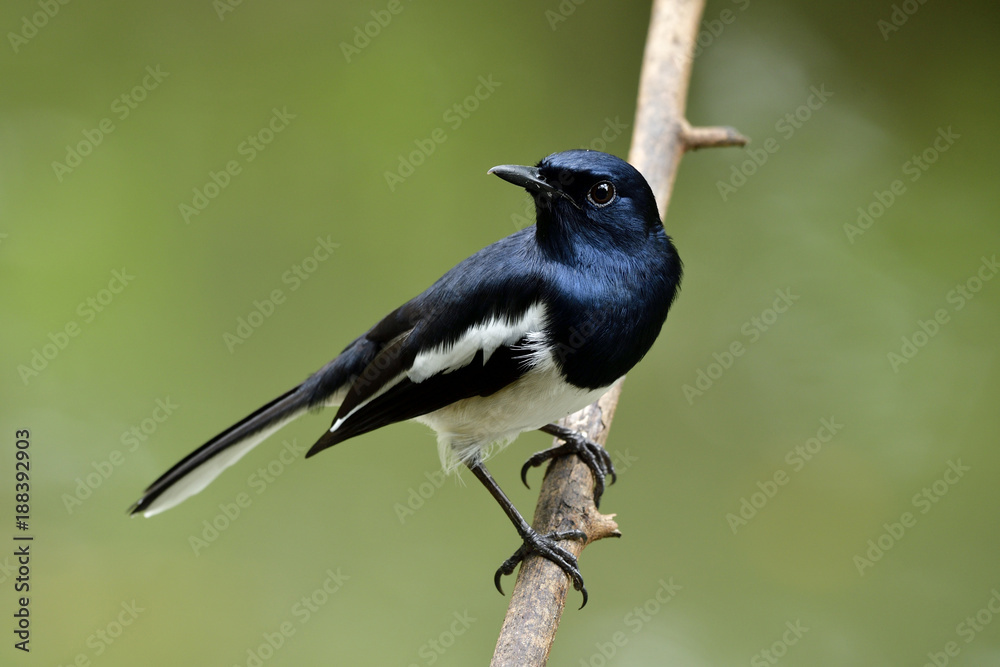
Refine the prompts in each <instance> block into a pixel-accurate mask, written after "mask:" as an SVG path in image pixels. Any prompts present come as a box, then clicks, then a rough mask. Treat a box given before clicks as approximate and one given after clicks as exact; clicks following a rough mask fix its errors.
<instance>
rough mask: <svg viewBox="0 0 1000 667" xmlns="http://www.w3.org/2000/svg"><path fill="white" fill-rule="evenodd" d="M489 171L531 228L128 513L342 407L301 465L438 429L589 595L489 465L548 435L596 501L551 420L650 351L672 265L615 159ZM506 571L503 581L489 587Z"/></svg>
mask: <svg viewBox="0 0 1000 667" xmlns="http://www.w3.org/2000/svg"><path fill="white" fill-rule="evenodd" d="M490 173H492V174H495V175H497V176H499V177H500V178H502V179H504V180H506V181H509V182H511V183H514V184H516V185H519V186H521V187H523V188H524V189H525V190H527V191H528V193H529V194H530V195H531V196H532V197H533V198H534V201H535V209H536V224H535V225H534V226H533V227H528V228H525V229H522V230H520V231H518V232H516V233H514V234H512V235H510V236H508V237H506V238H503V239H501V240H499V241H497V242H496V243H493V244H492V245H489V246H487V247H486V248H483V249H482V250H480V251H479V252H477V253H475V254H473V255H472V256H470V257H468V258H467V259H465V260H464V261H462V262H461V263H459V264H458V265H457V266H455V267H454V268H453V269H451V270H450V271H448V272H447V273H446V274H445V275H444V276H442V277H441V278H440V279H439V280H438V281H437V282H435V283H434V284H433V285H431V286H430V287H429V288H428V289H427V290H426V291H424V292H423V293H422V294H420V295H418V296H416V297H414V298H413V299H412V300H410V301H409V302H407V303H405V304H403V305H402V306H400V307H399V308H397V309H396V310H394V311H393V312H391V313H390V314H389V315H387V316H386V317H385V318H384V319H383V320H381V321H380V322H379V323H378V324H376V325H375V326H373V327H372V328H371V329H369V330H368V331H367V332H366V333H364V334H363V335H362V336H360V337H359V338H357V339H356V340H355V341H354V342H352V343H351V344H350V345H348V346H347V347H346V348H345V349H344V351H343V352H341V353H340V355H338V356H337V357H336V358H335V359H333V360H332V361H331V362H330V363H328V364H327V365H325V366H324V367H323V368H321V369H320V370H319V371H317V372H316V373H314V374H313V375H311V376H310V377H309V378H308V379H306V381H305V382H303V383H302V384H301V385H299V386H298V387H296V388H294V389H292V390H290V391H288V392H287V393H285V394H284V395H282V396H281V397H279V398H277V399H275V400H274V401H272V402H271V403H268V404H267V405H265V406H264V407H262V408H260V409H259V410H257V411H256V412H254V413H253V414H251V415H250V416H248V417H246V418H245V419H243V420H242V421H240V422H238V423H237V424H235V425H234V426H232V427H230V428H229V429H227V430H225V431H223V432H222V433H220V434H219V435H217V436H216V437H215V438H213V439H211V440H210V441H209V442H207V443H206V444H204V445H203V446H202V447H200V448H199V449H197V450H195V451H194V452H192V453H191V454H190V455H188V456H187V457H186V458H184V459H182V460H181V461H180V462H179V463H177V464H176V465H175V466H174V467H172V468H171V469H170V470H168V471H167V472H166V473H164V474H163V475H162V476H161V477H160V478H159V479H157V480H156V481H155V482H153V483H152V484H151V485H150V486H149V488H147V489H146V491H145V493H144V494H143V496H142V497H141V498H140V499H139V500H138V501H137V502H136V503H135V504H134V505H133V506H132V508H131V510H130V511H131V512H132V513H133V514H143V515H145V516H152V515H154V514H157V513H159V512H162V511H163V510H165V509H169V508H170V507H173V506H174V505H176V504H178V503H179V502H181V501H182V500H184V499H186V498H188V497H190V496H191V495H194V494H195V493H197V492H199V491H201V490H202V489H203V488H205V486H207V485H208V483H210V482H211V481H212V480H213V479H214V478H215V477H216V476H218V475H219V474H220V473H221V472H222V470H224V469H225V468H227V467H229V466H231V465H233V464H234V463H235V462H236V461H237V460H239V459H240V458H241V457H242V456H243V455H245V454H246V453H247V452H248V451H249V450H250V449H252V448H253V447H254V446H256V445H257V444H258V443H259V442H261V441H262V440H264V439H265V438H266V437H267V436H269V435H271V434H272V433H273V432H274V431H276V430H277V429H278V428H280V427H281V426H283V425H284V424H286V423H288V421H290V420H291V419H294V418H295V417H296V416H298V415H299V414H301V413H303V412H305V411H306V410H308V409H310V408H319V407H323V406H339V408H338V410H337V413H336V416H335V417H334V420H333V425H332V426H331V428H330V429H329V430H328V431H327V432H326V433H324V434H323V436H322V437H321V438H320V439H319V440H318V441H317V442H316V444H315V445H313V447H312V448H311V449H310V450H309V452H308V454H307V455H306V456H307V457H308V456H312V455H314V454H316V453H318V452H320V451H322V450H324V449H326V448H328V447H330V446H332V445H335V444H337V443H339V442H343V441H344V440H347V439H348V438H352V437H355V436H358V435H361V434H363V433H367V432H368V431H372V430H374V429H377V428H381V427H382V426H386V425H389V424H392V423H395V422H398V421H403V420H408V419H414V420H417V421H421V422H423V423H426V424H428V425H429V426H431V427H432V428H433V429H434V430H435V431H436V432H437V434H438V443H439V451H440V454H441V459H442V464H443V465H444V467H445V468H446V469H448V470H451V469H453V468H455V467H457V466H458V465H460V464H464V465H466V466H468V467H469V468H470V469H471V470H472V472H473V473H474V474H475V475H476V476H477V478H479V479H480V480H481V481H482V482H483V483H484V484H485V485H486V486H487V488H489V490H490V491H491V493H492V494H493V495H494V496H495V497H496V498H497V500H498V501H499V502H500V504H501V506H502V507H503V508H504V510H505V511H506V512H507V514H508V516H510V517H511V519H512V521H513V522H514V524H515V527H516V528H517V529H518V532H519V533H520V534H521V536H522V538H523V539H524V541H525V545H526V548H522V549H521V550H519V553H521V552H524V551H525V550H529V551H537V552H538V553H540V554H541V555H543V556H545V557H546V558H549V559H550V560H553V561H554V562H556V563H557V564H558V565H559V566H560V567H562V568H563V570H564V571H566V572H567V574H568V575H570V577H571V578H572V579H573V581H574V584H575V586H576V587H577V589H579V590H584V594H585V589H583V580H582V578H581V577H580V575H579V571H578V570H577V567H576V562H575V559H573V557H572V555H570V554H569V553H568V552H566V551H565V550H564V549H562V548H561V547H559V546H558V545H557V544H556V543H555V539H553V536H543V535H538V534H537V533H535V532H534V531H533V530H532V529H531V528H530V526H528V525H527V523H526V522H525V521H524V520H523V518H521V516H520V514H518V513H517V510H516V509H514V508H513V505H512V504H510V501H509V500H507V498H506V496H504V495H503V492H502V491H500V489H499V486H497V485H496V482H495V481H493V479H492V477H490V476H489V473H488V472H486V469H485V467H483V462H484V461H485V459H486V458H487V457H488V456H489V455H491V454H492V453H495V452H496V451H497V450H498V449H500V448H502V447H503V446H505V445H506V444H508V443H509V442H511V441H512V440H513V439H514V438H515V437H517V435H518V434H520V433H522V432H524V431H528V430H535V429H543V430H545V431H546V432H548V433H553V434H555V435H557V436H559V437H562V438H563V439H565V440H567V442H568V444H569V445H570V448H572V449H573V450H574V451H577V452H578V453H579V454H580V455H581V456H582V457H583V458H584V460H585V461H588V465H590V467H591V468H592V470H593V472H594V475H595V485H596V488H595V501H599V500H600V493H601V492H602V491H603V481H604V475H605V474H607V473H613V470H612V468H611V464H610V459H609V458H608V457H607V455H606V453H604V451H603V450H602V449H600V448H599V447H598V446H597V445H595V444H594V443H589V442H587V441H586V440H585V439H583V438H581V437H579V436H575V435H574V434H572V433H569V432H565V430H560V429H559V428H558V427H556V426H554V425H551V424H550V423H551V422H554V421H556V420H558V419H560V418H562V417H564V416H566V415H567V414H570V413H572V412H575V411H576V410H578V409H580V408H582V407H584V406H585V405H587V404H589V403H590V402H592V401H593V400H596V398H598V397H599V396H600V395H601V394H602V393H604V391H606V390H607V389H608V388H609V387H610V386H611V385H612V384H613V383H614V382H615V381H616V380H618V379H619V378H620V377H622V376H623V375H624V374H625V373H626V372H628V371H629V370H630V369H631V368H632V367H633V366H634V365H635V364H636V363H638V362H639V360H640V359H642V357H643V356H644V355H645V354H646V352H648V351H649V349H650V347H651V346H652V344H653V342H654V340H655V339H656V337H657V335H658V334H659V332H660V329H661V327H662V326H663V323H664V321H665V319H666V317H667V311H668V310H669V308H670V305H671V303H672V302H673V300H674V297H675V296H676V294H677V290H678V287H679V285H680V280H681V262H680V259H679V257H678V255H677V251H676V249H675V248H674V246H673V244H672V243H671V240H670V238H669V237H668V236H667V234H666V232H665V231H664V228H663V225H662V223H661V221H660V217H659V214H658V212H657V208H656V201H655V198H654V196H653V193H652V191H651V190H650V188H649V185H648V184H647V183H646V181H645V179H644V178H643V177H642V175H641V174H640V173H639V172H638V171H637V170H636V169H635V168H633V167H632V166H631V165H629V164H628V163H627V162H625V161H623V160H621V159H619V158H617V157H614V156H612V155H608V154H606V153H600V152H596V151H587V150H571V151H565V152H562V153H555V154H553V155H550V156H548V157H546V158H545V159H543V160H542V161H541V162H539V163H538V164H537V165H536V166H534V167H522V166H515V165H503V166H499V167H494V168H493V169H491V170H490ZM533 458H534V459H535V460H536V462H537V460H539V459H538V458H537V457H533ZM542 458H545V457H544V456H543V457H542ZM557 537H565V536H557ZM571 537H572V536H571ZM521 557H522V558H523V553H521ZM518 560H519V559H518ZM510 563H511V561H510V560H508V562H507V563H505V565H504V567H503V568H501V570H500V571H498V572H497V587H498V588H499V576H500V574H501V573H504V574H509V573H510V572H511V571H512V570H513V567H514V565H516V561H515V563H514V565H511V564H510ZM584 600H585V601H586V594H585V597H584Z"/></svg>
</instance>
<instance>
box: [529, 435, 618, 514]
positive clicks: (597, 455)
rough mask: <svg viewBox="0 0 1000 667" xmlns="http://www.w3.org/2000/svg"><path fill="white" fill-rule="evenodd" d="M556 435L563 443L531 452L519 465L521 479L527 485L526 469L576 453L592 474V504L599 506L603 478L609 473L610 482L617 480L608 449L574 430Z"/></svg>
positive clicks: (602, 489) (602, 490)
mask: <svg viewBox="0 0 1000 667" xmlns="http://www.w3.org/2000/svg"><path fill="white" fill-rule="evenodd" d="M556 437H557V438H559V439H560V440H562V441H563V443H565V444H562V445H559V446H557V447H551V448H549V449H545V450H542V451H540V452H535V453H534V454H532V455H531V456H530V457H529V458H528V460H527V461H525V462H524V465H523V466H521V481H522V482H524V485H525V486H528V470H530V469H531V468H535V467H538V466H540V465H542V464H543V463H545V462H546V461H548V460H550V459H554V458H556V457H557V456H566V455H569V454H576V455H577V456H578V457H580V460H581V461H583V462H584V463H585V464H587V467H588V468H590V472H591V474H593V476H594V506H595V507H600V506H601V496H603V495H604V478H605V477H606V476H607V475H611V483H612V484H614V483H615V482H617V481H618V473H616V472H615V466H614V463H612V461H611V455H610V454H609V453H608V450H606V449H605V448H604V447H601V446H600V445H599V444H597V443H596V442H594V441H593V440H589V439H588V438H586V437H585V436H584V435H583V434H581V433H577V432H576V431H570V430H568V429H567V430H566V431H565V432H560V433H558V434H556ZM529 488H530V487H529Z"/></svg>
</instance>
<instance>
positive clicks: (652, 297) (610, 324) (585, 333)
mask: <svg viewBox="0 0 1000 667" xmlns="http://www.w3.org/2000/svg"><path fill="white" fill-rule="evenodd" d="M615 269H616V270H604V271H590V272H588V271H580V272H575V273H573V274H569V275H567V276H564V277H563V280H564V281H566V280H572V281H573V283H574V284H573V286H572V287H570V288H568V289H567V288H566V286H565V285H564V286H563V287H561V288H560V289H559V290H558V296H556V297H555V298H554V299H552V301H551V303H549V304H548V312H549V320H548V326H547V328H546V332H545V333H546V337H547V339H548V344H549V347H550V348H551V350H552V355H553V358H554V360H555V362H556V364H557V365H558V366H559V368H560V370H561V371H562V372H563V374H564V376H565V377H566V379H567V381H569V382H570V383H571V384H573V385H576V386H579V387H585V388H597V387H606V386H608V385H610V384H611V383H613V382H614V381H615V380H617V379H618V378H619V377H621V376H623V375H625V373H627V372H628V371H629V370H630V369H631V368H632V367H633V366H634V365H635V364H636V363H638V362H639V360H640V359H642V357H643V356H644V355H645V354H646V352H648V351H649V349H650V347H652V345H653V342H654V341H655V340H656V337H657V336H658V335H659V332H660V329H661V328H662V326H663V322H664V320H665V319H666V316H667V311H668V309H669V307H670V303H671V302H672V301H673V298H674V294H675V292H676V283H675V282H672V281H671V277H670V275H669V273H667V272H665V271H663V270H661V269H659V267H657V268H655V269H653V270H648V269H647V270H642V269H639V268H636V267H635V265H625V266H620V267H615Z"/></svg>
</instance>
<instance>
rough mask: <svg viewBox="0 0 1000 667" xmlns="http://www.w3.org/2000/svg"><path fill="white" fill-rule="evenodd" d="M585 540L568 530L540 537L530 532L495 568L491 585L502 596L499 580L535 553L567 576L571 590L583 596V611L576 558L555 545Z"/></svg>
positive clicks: (511, 572) (581, 582) (584, 594)
mask: <svg viewBox="0 0 1000 667" xmlns="http://www.w3.org/2000/svg"><path fill="white" fill-rule="evenodd" d="M585 539H587V535H586V534H585V533H584V532H583V531H580V530H568V531H564V532H555V533H549V534H547V535H542V534H540V533H537V532H535V531H534V530H532V531H531V532H530V533H528V534H527V535H526V536H525V537H524V543H523V544H522V545H521V546H520V547H518V549H517V551H515V552H514V555H512V556H511V557H510V558H508V559H507V560H505V561H504V562H503V564H502V565H501V566H500V567H499V568H497V571H496V574H494V575H493V583H494V585H495V586H496V587H497V590H498V591H500V595H504V592H503V588H502V587H501V586H500V579H501V578H502V577H503V576H504V575H507V574H513V573H514V570H515V569H516V568H517V566H518V564H519V563H520V562H521V561H523V560H524V559H525V557H527V555H528V554H531V553H536V554H538V555H539V556H541V557H543V558H546V559H548V560H550V561H552V562H553V563H555V564H556V565H557V566H559V569H560V570H562V571H563V572H565V573H566V576H568V577H569V578H570V580H571V581H572V582H573V588H574V589H575V590H578V591H580V593H581V594H582V595H583V604H581V605H580V609H583V608H584V607H585V606H586V605H587V589H586V588H585V587H584V585H583V575H581V574H580V569H579V567H578V566H577V563H576V556H574V555H573V554H571V553H570V552H568V551H566V550H565V549H563V548H562V547H561V546H559V545H558V544H556V542H558V541H559V540H585Z"/></svg>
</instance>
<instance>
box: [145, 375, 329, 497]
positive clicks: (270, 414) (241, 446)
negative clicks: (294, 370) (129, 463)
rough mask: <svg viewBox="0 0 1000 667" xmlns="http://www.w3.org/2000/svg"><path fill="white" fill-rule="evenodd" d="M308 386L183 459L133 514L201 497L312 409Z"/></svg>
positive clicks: (266, 407)
mask: <svg viewBox="0 0 1000 667" xmlns="http://www.w3.org/2000/svg"><path fill="white" fill-rule="evenodd" d="M310 394H311V392H309V391H306V384H305V383H304V384H302V385H299V386H298V387H296V388H295V389H292V390H291V391H289V392H288V393H286V394H284V395H282V396H279V397H278V398H276V399H274V400H273V401H271V402H270V403H268V404H267V405H265V406H263V407H262V408H260V409H259V410H257V411H256V412H254V413H253V414H251V415H249V416H247V417H245V418H244V419H242V420H241V421H239V422H238V423H236V424H234V425H232V426H230V427H229V428H227V429H226V430H225V431H223V432H222V433H220V434H219V435H217V436H215V437H214V438H212V439H211V440H209V441H208V442H206V443H205V444H204V445H202V446H201V447H199V448H198V449H196V450H194V451H193V452H191V453H190V454H188V455H187V456H185V457H184V458H183V459H181V460H180V461H179V462H178V463H177V464H176V465H175V466H174V467H173V468H171V469H170V470H168V471H167V472H165V473H163V474H162V475H161V476H160V478H159V479H157V480H156V481H155V482H153V483H152V484H150V485H149V487H148V488H147V489H146V491H145V492H144V493H143V494H142V497H141V498H139V500H137V501H136V503H135V504H134V505H132V507H131V508H129V513H130V514H142V515H143V516H153V515H154V514H159V513H160V512H162V511H164V510H167V509H170V508H171V507H173V506H174V505H176V504H178V503H180V502H181V501H183V500H185V499H187V498H190V497H191V496H193V495H194V494H196V493H198V492H199V491H201V490H202V489H204V488H205V487H206V486H208V485H209V483H210V482H211V481H212V480H214V479H215V478H216V477H218V476H219V474H220V473H221V472H222V471H223V470H225V469H226V468H228V467H229V466H231V465H233V464H234V463H236V462H237V461H239V460H240V459H241V458H242V457H243V456H244V455H245V454H246V453H247V452H249V451H250V450H251V449H253V448H254V447H255V446H256V445H258V444H260V442H261V441H263V440H264V439H265V438H267V437H268V436H269V435H271V434H272V433H274V432H275V431H277V430H278V429H279V428H281V427H282V426H284V425H285V424H287V423H288V422H289V421H291V420H293V419H295V418H296V417H298V416H299V415H300V414H302V413H303V412H305V411H306V410H307V409H308V408H309V407H310V403H311V400H310V398H311V397H310Z"/></svg>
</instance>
